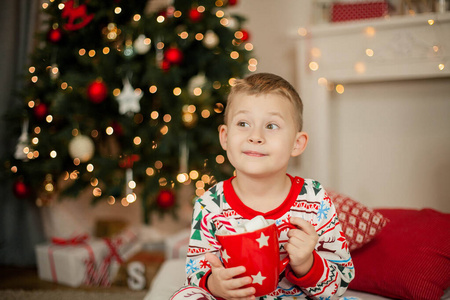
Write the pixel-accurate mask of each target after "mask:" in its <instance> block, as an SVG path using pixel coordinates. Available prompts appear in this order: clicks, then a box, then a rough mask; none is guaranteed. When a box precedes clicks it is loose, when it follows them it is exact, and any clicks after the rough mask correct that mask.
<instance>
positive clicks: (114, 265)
mask: <svg viewBox="0 0 450 300" xmlns="http://www.w3.org/2000/svg"><path fill="white" fill-rule="evenodd" d="M140 249H141V247H139V242H138V241H137V240H136V234H135V233H134V232H132V231H125V232H124V233H122V234H120V235H118V236H117V237H115V238H113V239H90V238H87V236H78V237H74V238H70V239H58V238H56V239H53V241H52V243H47V244H42V245H37V246H36V249H35V250H36V258H37V267H38V275H39V278H40V279H42V280H47V281H53V282H56V283H60V284H64V285H68V286H71V287H78V286H80V285H102V286H105V285H106V286H107V285H109V284H110V282H111V279H112V278H113V277H114V276H115V274H114V272H117V270H118V269H119V268H118V264H120V263H121V262H122V261H123V260H124V259H127V258H128V257H130V256H131V255H133V254H135V253H136V252H137V251H139V250H140ZM111 270H113V272H110V271H111Z"/></svg>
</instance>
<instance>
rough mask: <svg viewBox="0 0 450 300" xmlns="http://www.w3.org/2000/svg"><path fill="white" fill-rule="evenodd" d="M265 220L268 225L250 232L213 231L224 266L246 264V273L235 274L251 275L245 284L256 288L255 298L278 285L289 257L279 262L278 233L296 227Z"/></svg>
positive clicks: (268, 292) (231, 266) (241, 275)
mask: <svg viewBox="0 0 450 300" xmlns="http://www.w3.org/2000/svg"><path fill="white" fill-rule="evenodd" d="M267 221H268V222H270V223H271V224H270V225H268V226H266V227H264V228H261V229H258V230H256V231H252V232H245V233H240V234H226V235H222V234H220V231H218V232H217V233H216V239H217V241H218V242H219V243H220V245H221V249H220V254H221V257H222V261H223V264H224V266H225V267H226V268H233V267H237V266H245V269H246V271H245V273H242V274H240V275H239V276H238V277H244V276H250V277H251V278H252V279H253V281H252V283H251V284H250V285H247V286H252V287H254V288H255V289H256V293H255V297H259V296H264V295H267V294H270V293H271V292H273V291H274V290H275V289H276V288H277V286H278V281H279V276H280V273H281V272H283V271H284V269H285V268H286V266H287V264H288V263H289V256H286V257H285V258H283V259H282V260H281V261H280V247H279V243H278V239H279V235H280V233H281V232H282V231H283V230H285V229H287V228H296V227H295V226H294V225H292V224H282V225H280V226H278V227H277V226H276V225H275V222H274V221H273V220H267ZM247 286H246V287H247Z"/></svg>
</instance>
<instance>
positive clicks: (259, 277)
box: [251, 272, 267, 285]
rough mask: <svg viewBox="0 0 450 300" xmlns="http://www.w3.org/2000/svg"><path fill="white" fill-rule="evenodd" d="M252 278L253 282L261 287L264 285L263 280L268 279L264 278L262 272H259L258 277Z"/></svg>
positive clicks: (253, 276)
mask: <svg viewBox="0 0 450 300" xmlns="http://www.w3.org/2000/svg"><path fill="white" fill-rule="evenodd" d="M251 276H252V278H253V282H252V283H255V284H256V283H257V284H260V285H262V284H263V280H264V279H266V278H267V277H264V276H262V274H261V272H259V273H258V274H256V275H251Z"/></svg>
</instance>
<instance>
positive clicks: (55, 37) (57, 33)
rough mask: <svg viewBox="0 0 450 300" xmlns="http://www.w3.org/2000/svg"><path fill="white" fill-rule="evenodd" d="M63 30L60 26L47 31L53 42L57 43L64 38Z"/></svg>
mask: <svg viewBox="0 0 450 300" xmlns="http://www.w3.org/2000/svg"><path fill="white" fill-rule="evenodd" d="M62 37H63V32H62V30H61V29H60V28H56V29H53V28H52V29H50V30H49V31H48V33H47V39H48V40H49V41H50V42H51V43H53V44H57V43H59V42H60V41H61V40H62Z"/></svg>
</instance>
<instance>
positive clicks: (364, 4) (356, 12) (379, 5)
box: [331, 1, 388, 22]
mask: <svg viewBox="0 0 450 300" xmlns="http://www.w3.org/2000/svg"><path fill="white" fill-rule="evenodd" d="M387 13H388V2H387V1H354V2H353V1H352V2H334V3H333V4H332V5H331V22H344V21H352V20H362V19H371V18H381V17H384V16H385V15H386V14H387Z"/></svg>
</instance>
